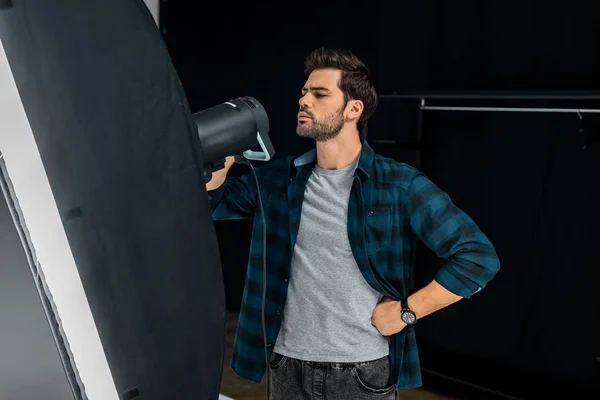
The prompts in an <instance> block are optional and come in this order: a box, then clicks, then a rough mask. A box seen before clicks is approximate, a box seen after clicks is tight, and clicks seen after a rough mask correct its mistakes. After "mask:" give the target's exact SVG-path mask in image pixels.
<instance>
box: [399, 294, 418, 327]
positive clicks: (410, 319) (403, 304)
mask: <svg viewBox="0 0 600 400" xmlns="http://www.w3.org/2000/svg"><path fill="white" fill-rule="evenodd" d="M400 317H401V318H402V322H404V323H405V324H407V325H414V324H416V323H417V315H416V314H415V313H414V311H413V310H411V309H410V308H408V298H406V299H402V300H400Z"/></svg>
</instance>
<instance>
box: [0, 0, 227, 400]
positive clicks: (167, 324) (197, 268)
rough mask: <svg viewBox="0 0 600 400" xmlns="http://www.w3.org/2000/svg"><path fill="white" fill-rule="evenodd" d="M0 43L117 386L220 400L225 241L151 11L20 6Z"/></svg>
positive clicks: (97, 5)
mask: <svg viewBox="0 0 600 400" xmlns="http://www.w3.org/2000/svg"><path fill="white" fill-rule="evenodd" d="M0 39H1V40H2V44H3V46H4V49H5V52H6V55H7V58H8V60H9V64H10V67H11V70H12V72H13V75H14V80H15V82H16V84H17V88H18V91H19V94H20V97H21V100H22V103H23V106H24V109H25V111H26V114H27V118H28V120H29V123H30V126H31V129H32V132H33V134H34V137H35V140H36V143H37V146H38V149H39V152H40V155H41V158H42V161H43V165H44V168H45V170H46V173H47V176H48V180H49V182H50V186H51V188H52V191H53V195H54V198H55V201H56V204H57V207H58V209H59V211H60V214H61V217H62V221H63V224H64V229H65V232H66V235H67V238H68V241H69V244H70V247H71V250H72V252H73V257H74V259H75V262H76V264H77V269H78V272H79V275H80V278H81V281H82V283H83V286H84V289H85V293H86V296H87V299H88V301H89V305H90V308H91V311H92V313H93V316H94V321H95V323H96V325H97V328H98V332H99V335H100V338H101V342H102V345H103V348H104V351H105V353H106V356H107V360H108V363H109V366H110V370H111V372H112V375H113V378H114V382H115V385H116V387H117V390H118V392H119V394H120V395H121V396H122V397H127V398H130V399H131V398H136V397H140V398H144V399H161V400H162V399H192V398H193V399H216V398H217V397H218V392H219V387H220V381H221V373H222V363H223V354H224V344H225V296H224V288H223V282H222V273H221V267H220V260H219V252H218V246H217V240H216V235H215V232H214V227H213V223H212V218H211V214H210V210H209V208H208V204H207V200H208V198H207V194H206V190H205V187H204V180H203V174H202V160H201V158H200V154H201V152H200V143H199V141H198V138H197V136H196V134H195V132H196V127H195V126H194V124H193V122H192V120H191V113H190V110H189V107H188V104H187V100H186V97H185V94H184V91H183V88H182V87H181V84H180V81H179V79H178V76H177V74H176V72H175V70H174V68H173V66H172V64H171V60H170V58H169V54H168V52H167V49H166V47H165V45H164V43H163V40H162V37H161V35H160V33H159V31H158V29H157V27H156V25H155V22H154V20H153V18H152V16H151V14H150V13H149V12H148V10H147V9H146V7H145V5H144V3H143V2H142V0H86V1H76V0H30V1H13V7H11V8H7V9H4V10H0ZM0 145H2V144H1V143H0ZM58 311H59V314H60V310H58ZM59 317H60V315H59ZM75 367H76V366H75ZM84 384H85V382H84Z"/></svg>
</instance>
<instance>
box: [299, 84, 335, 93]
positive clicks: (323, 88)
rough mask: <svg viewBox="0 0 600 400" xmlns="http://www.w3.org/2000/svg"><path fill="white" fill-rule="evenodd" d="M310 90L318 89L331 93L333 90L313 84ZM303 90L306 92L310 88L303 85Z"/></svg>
mask: <svg viewBox="0 0 600 400" xmlns="http://www.w3.org/2000/svg"><path fill="white" fill-rule="evenodd" d="M310 90H312V91H315V92H316V91H324V92H328V93H331V90H329V89H327V88H326V87H322V86H313V87H311V88H310ZM302 91H303V92H306V91H308V89H306V87H303V88H302Z"/></svg>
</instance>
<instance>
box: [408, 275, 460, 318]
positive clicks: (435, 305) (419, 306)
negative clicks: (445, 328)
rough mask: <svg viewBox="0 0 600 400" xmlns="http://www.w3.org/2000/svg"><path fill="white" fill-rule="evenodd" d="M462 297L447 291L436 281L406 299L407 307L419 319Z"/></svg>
mask: <svg viewBox="0 0 600 400" xmlns="http://www.w3.org/2000/svg"><path fill="white" fill-rule="evenodd" d="M460 299H462V297H460V296H457V295H456V294H454V293H452V292H450V291H448V290H447V289H446V288H444V287H443V286H442V285H440V284H439V283H437V282H436V281H432V282H431V283H430V284H429V285H427V286H425V287H424V288H422V289H420V290H419V291H417V292H415V293H413V294H412V295H410V296H409V297H408V307H409V308H410V309H411V310H412V311H413V312H414V313H415V314H416V315H417V319H421V318H423V317H425V316H427V315H429V314H431V313H433V312H435V311H438V310H440V309H442V308H444V307H447V306H449V305H451V304H453V303H456V302H457V301H459V300H460Z"/></svg>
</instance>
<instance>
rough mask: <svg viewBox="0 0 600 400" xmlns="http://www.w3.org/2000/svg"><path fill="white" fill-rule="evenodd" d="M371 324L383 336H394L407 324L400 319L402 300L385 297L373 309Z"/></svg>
mask: <svg viewBox="0 0 600 400" xmlns="http://www.w3.org/2000/svg"><path fill="white" fill-rule="evenodd" d="M371 324H372V325H373V326H374V327H375V328H377V330H378V331H379V333H381V334H382V335H383V336H392V335H394V334H396V333H398V332H400V331H401V330H402V329H404V327H405V326H406V324H405V323H404V322H402V319H400V302H399V301H395V300H392V299H389V298H387V297H386V298H384V299H383V300H382V301H381V302H380V303H379V304H377V307H375V309H374V310H373V316H372V317H371Z"/></svg>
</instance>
